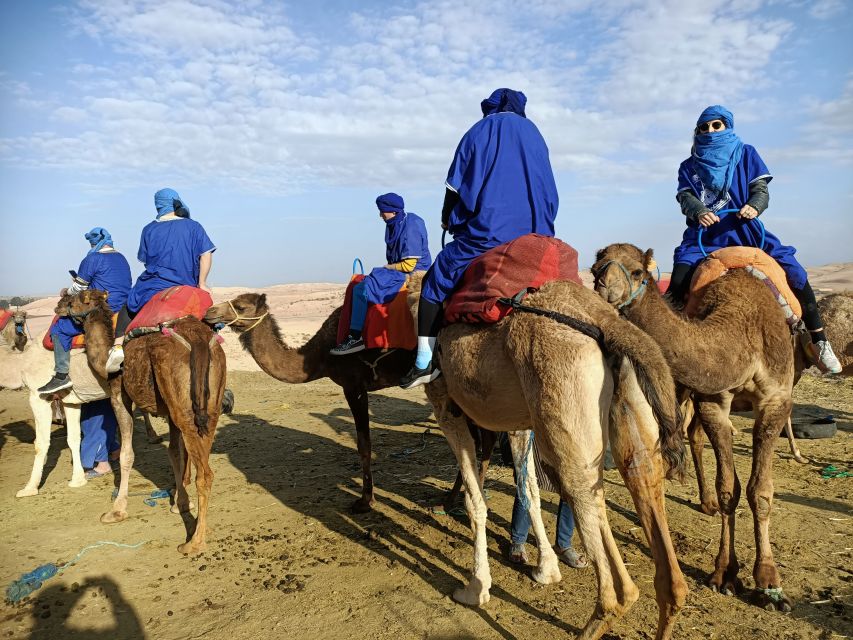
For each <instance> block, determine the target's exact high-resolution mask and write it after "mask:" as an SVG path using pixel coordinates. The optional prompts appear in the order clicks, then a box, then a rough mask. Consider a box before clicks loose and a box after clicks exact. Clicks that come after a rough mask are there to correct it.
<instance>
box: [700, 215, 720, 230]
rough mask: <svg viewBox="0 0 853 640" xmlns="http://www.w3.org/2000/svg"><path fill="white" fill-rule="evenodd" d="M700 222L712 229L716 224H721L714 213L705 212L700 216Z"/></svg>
mask: <svg viewBox="0 0 853 640" xmlns="http://www.w3.org/2000/svg"><path fill="white" fill-rule="evenodd" d="M698 220H699V224H701V225H702V226H703V227H710V226H711V225H712V224H714V223H715V222H719V221H720V217H719V216H718V215H717V214H716V213H714V212H712V211H705V212H704V213H700V214H699V218H698Z"/></svg>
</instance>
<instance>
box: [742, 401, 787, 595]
mask: <svg viewBox="0 0 853 640" xmlns="http://www.w3.org/2000/svg"><path fill="white" fill-rule="evenodd" d="M790 415H791V399H790V397H788V398H784V397H782V396H779V395H777V396H774V397H772V398H770V399H763V400H762V401H761V402H760V404H759V406H758V407H757V410H756V419H755V424H754V426H753V428H752V475H751V476H750V478H749V483H748V484H747V486H746V496H747V499H748V500H749V506H750V507H751V508H752V517H753V519H754V525H755V566H754V567H753V571H752V575H753V577H754V578H755V589H756V591H757V596H758V598H757V601H758V603H759V604H760V605H762V606H763V607H764V608H766V609H770V610H773V609H779V610H780V611H784V612H788V611H790V610H791V601H790V599H788V597H787V596H785V594H784V593H782V589H781V584H782V581H781V579H780V578H779V570H778V569H777V568H776V563H775V562H774V561H773V551H772V549H771V548H770V510H771V508H772V506H773V450H774V447H775V445H776V439H777V438H778V437H779V431H780V430H781V428H782V425H784V424H785V423H786V421H787V420H788V419H789V416H790Z"/></svg>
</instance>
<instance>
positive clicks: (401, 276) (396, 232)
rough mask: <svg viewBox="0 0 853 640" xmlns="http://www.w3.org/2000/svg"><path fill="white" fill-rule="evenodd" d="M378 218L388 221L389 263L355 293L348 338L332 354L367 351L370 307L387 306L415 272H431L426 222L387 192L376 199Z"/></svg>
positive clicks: (386, 228)
mask: <svg viewBox="0 0 853 640" xmlns="http://www.w3.org/2000/svg"><path fill="white" fill-rule="evenodd" d="M376 206H377V208H378V209H379V217H380V218H382V220H384V221H385V260H386V261H387V264H386V265H385V266H382V267H376V268H375V269H373V270H372V271H371V272H370V273H369V274H368V275H367V276H366V277H365V278H364V279H363V280H362V281H361V282H359V283H358V284H356V285H355V286H354V287H353V290H352V314H351V317H350V331H349V336H347V339H346V340H345V341H344V342H342V343H341V344H339V345H338V346H336V347H334V348H333V349H332V350H331V351H330V353H332V355H344V354H347V353H356V352H358V351H364V348H365V346H364V338H363V337H362V335H361V332H362V329H364V320H365V318H366V316H367V308H368V305H371V304H385V303H386V302H390V301H391V300H393V299H394V297H395V296H396V295H397V293H399V291H400V288H401V287H402V286H403V284H404V283H405V282H406V277H407V275H408V274H410V273H412V272H413V271H426V270H427V269H429V266H430V263H431V262H432V258H431V257H430V253H429V241H428V238H427V230H426V224H424V221H423V219H422V218H421V217H420V216H418V215H416V214H414V213H412V212H411V211H406V210H405V203H404V202H403V198H402V197H400V196H399V195H397V194H396V193H385V194H383V195H381V196H379V197H378V198H376Z"/></svg>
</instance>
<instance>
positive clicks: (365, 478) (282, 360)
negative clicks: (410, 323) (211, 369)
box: [204, 293, 414, 513]
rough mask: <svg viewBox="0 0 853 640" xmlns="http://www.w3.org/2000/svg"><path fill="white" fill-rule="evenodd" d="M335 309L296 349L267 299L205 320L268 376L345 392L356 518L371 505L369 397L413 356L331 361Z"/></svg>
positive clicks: (238, 303) (248, 299) (220, 310)
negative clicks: (232, 338)
mask: <svg viewBox="0 0 853 640" xmlns="http://www.w3.org/2000/svg"><path fill="white" fill-rule="evenodd" d="M340 314H341V308H340V307H339V308H337V309H335V310H334V311H333V312H332V313H331V315H330V316H329V317H328V318H327V319H326V320H325V321H324V322H323V325H322V326H321V327H320V329H319V331H317V333H316V334H315V335H314V336H313V337H312V338H311V339H310V340H309V341H308V342H307V343H305V344H304V345H303V346H301V347H299V348H298V349H294V348H291V347H289V346H288V345H287V344H285V343H284V341H283V340H282V338H281V333H280V331H279V328H278V324H276V321H275V318H273V316H272V315H271V314H270V310H269V307H268V306H267V302H266V296H265V295H263V294H257V293H244V294H242V295H240V296H237V297H236V298H234V299H233V300H229V301H227V302H223V303H220V304H216V305H213V306H212V307H211V308H210V309H209V310H208V312H207V315H206V316H205V318H204V320H205V322H207V323H210V324H216V323H220V322H222V323H225V324H227V325H229V326H230V327H231V329H232V330H234V331H235V332H236V333H238V334H240V344H242V345H243V348H244V349H246V351H248V352H249V353H250V354H251V355H252V357H253V358H254V359H255V362H257V363H258V365H259V366H260V367H261V369H263V370H264V372H266V373H267V374H269V375H270V376H272V377H273V378H275V379H277V380H281V381H283V382H288V383H291V384H300V383H303V382H311V381H312V380H319V379H321V378H330V379H331V380H332V381H333V382H335V383H336V384H338V385H340V386H341V387H342V388H343V390H344V396H345V397H346V400H347V404H348V405H349V408H350V411H352V415H353V419H354V420H355V428H356V441H357V446H358V456H359V458H360V460H361V475H362V493H361V497H360V498H359V499H358V500H356V501H355V502H354V503H353V504H352V510H353V511H354V512H355V513H364V512H366V511H369V510H370V509H371V507H372V505H373V502H374V495H373V473H372V471H371V464H370V462H371V444H370V417H369V412H368V392H370V391H377V390H379V389H385V388H387V387H395V386H397V385H398V384H399V382H400V378H402V377H403V376H404V375H405V374H406V372H407V371H408V370H409V368H410V367H411V366H412V360H413V357H414V355H413V353H412V352H411V351H406V350H403V349H395V350H392V351H381V352H380V351H372V350H371V351H367V352H362V353H355V354H350V355H346V356H333V355H330V354H329V350H330V349H331V348H332V347H334V346H335V345H337V344H338V340H337V332H338V319H339V318H340Z"/></svg>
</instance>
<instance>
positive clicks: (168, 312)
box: [125, 284, 213, 335]
mask: <svg viewBox="0 0 853 640" xmlns="http://www.w3.org/2000/svg"><path fill="white" fill-rule="evenodd" d="M212 305H213V298H211V297H210V294H209V293H208V292H207V291H205V290H204V289H199V288H198V287H191V286H189V285H183V284H182V285H176V286H174V287H169V288H168V289H165V290H163V291H161V292H159V293H157V294H156V295H154V296H153V297H152V298H151V299H150V300H149V301H148V302H146V303H145V305H144V306H143V307H142V308H141V309H140V310H139V313H137V314H136V317H135V318H134V319H133V322H131V323H130V325H129V326H128V327H127V331H126V332H125V335H127V334H129V333H130V332H131V331H133V330H134V329H142V328H145V329H148V328H158V327H159V326H160V325H161V324H163V323H164V322H168V321H169V320H177V319H178V318H185V317H187V316H193V317H194V318H196V319H198V320H201V319H202V318H204V314H205V313H207V310H208V309H210V307H211V306H212Z"/></svg>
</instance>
